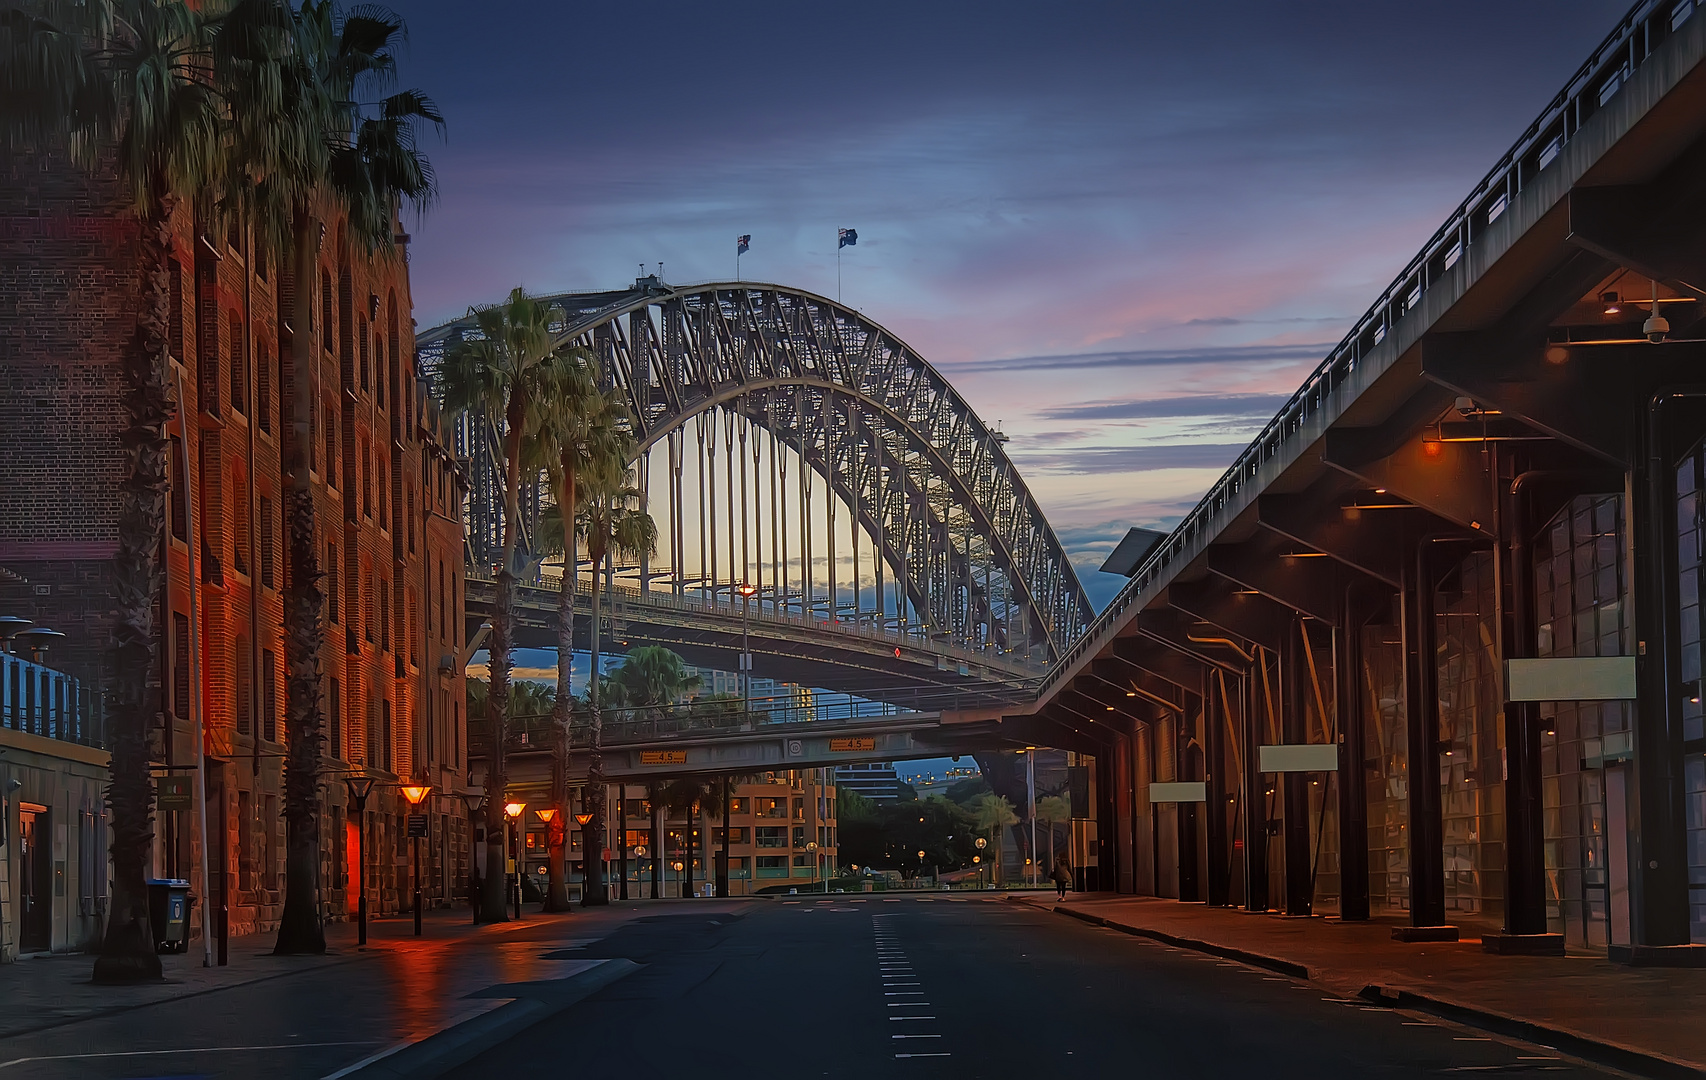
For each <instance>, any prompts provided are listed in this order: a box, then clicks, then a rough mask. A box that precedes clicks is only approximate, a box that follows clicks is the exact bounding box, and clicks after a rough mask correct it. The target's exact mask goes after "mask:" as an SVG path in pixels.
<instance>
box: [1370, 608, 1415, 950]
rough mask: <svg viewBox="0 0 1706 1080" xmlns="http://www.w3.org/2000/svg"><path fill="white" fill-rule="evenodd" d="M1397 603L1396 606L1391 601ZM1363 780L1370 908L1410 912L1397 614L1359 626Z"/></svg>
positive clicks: (1379, 912) (1406, 757)
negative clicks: (1366, 798)
mask: <svg viewBox="0 0 1706 1080" xmlns="http://www.w3.org/2000/svg"><path fill="white" fill-rule="evenodd" d="M1394 606H1396V605H1394ZM1362 664H1363V671H1362V678H1361V680H1360V684H1361V686H1362V688H1363V693H1365V694H1367V695H1368V699H1367V700H1366V701H1365V702H1364V703H1363V723H1364V726H1365V731H1364V733H1363V747H1364V750H1363V752H1364V754H1366V755H1367V756H1366V757H1365V758H1364V760H1363V767H1364V770H1365V777H1366V779H1365V785H1366V790H1367V793H1368V907H1369V914H1370V915H1373V916H1375V917H1377V918H1378V917H1380V916H1386V917H1389V918H1397V917H1400V916H1404V915H1408V914H1409V911H1410V844H1409V832H1408V830H1407V829H1406V828H1405V822H1406V821H1407V820H1408V810H1407V800H1408V799H1409V796H1410V790H1409V771H1408V770H1409V761H1410V750H1409V743H1408V742H1407V741H1406V740H1405V735H1404V642H1403V639H1402V638H1401V637H1400V636H1399V629H1398V620H1397V617H1396V613H1394V616H1393V618H1392V620H1391V621H1390V622H1389V623H1387V624H1384V625H1382V624H1379V623H1373V624H1370V625H1367V626H1364V627H1363V630H1362Z"/></svg>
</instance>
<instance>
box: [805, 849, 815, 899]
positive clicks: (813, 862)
mask: <svg viewBox="0 0 1706 1080" xmlns="http://www.w3.org/2000/svg"><path fill="white" fill-rule="evenodd" d="M806 850H807V851H809V852H811V856H812V892H817V841H816V840H812V841H809V842H808V843H807V844H806Z"/></svg>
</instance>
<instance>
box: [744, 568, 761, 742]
mask: <svg viewBox="0 0 1706 1080" xmlns="http://www.w3.org/2000/svg"><path fill="white" fill-rule="evenodd" d="M757 592H758V590H757V589H756V588H754V587H753V586H752V585H751V584H750V583H749V582H745V581H743V582H741V583H740V708H741V714H740V718H741V722H742V723H744V724H750V723H752V636H751V631H752V597H753V595H754V594H755V593H757Z"/></svg>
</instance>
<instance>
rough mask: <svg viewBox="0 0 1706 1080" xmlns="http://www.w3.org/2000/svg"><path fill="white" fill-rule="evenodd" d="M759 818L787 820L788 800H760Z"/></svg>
mask: <svg viewBox="0 0 1706 1080" xmlns="http://www.w3.org/2000/svg"><path fill="white" fill-rule="evenodd" d="M758 816H759V817H761V818H785V817H787V816H788V800H787V799H785V798H781V799H771V798H763V799H759V800H758Z"/></svg>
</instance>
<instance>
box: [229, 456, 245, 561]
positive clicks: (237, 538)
mask: <svg viewBox="0 0 1706 1080" xmlns="http://www.w3.org/2000/svg"><path fill="white" fill-rule="evenodd" d="M231 491H232V492H233V493H234V494H236V495H237V498H235V499H233V500H231V502H232V506H231V511H232V513H231V519H232V520H231V525H232V529H231V567H232V569H234V570H236V571H237V572H238V573H239V574H242V575H243V576H245V577H247V576H248V574H249V500H248V498H247V497H246V495H247V490H246V485H245V484H244V483H243V478H242V475H241V474H238V475H237V476H235V477H233V478H232V480H231Z"/></svg>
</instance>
